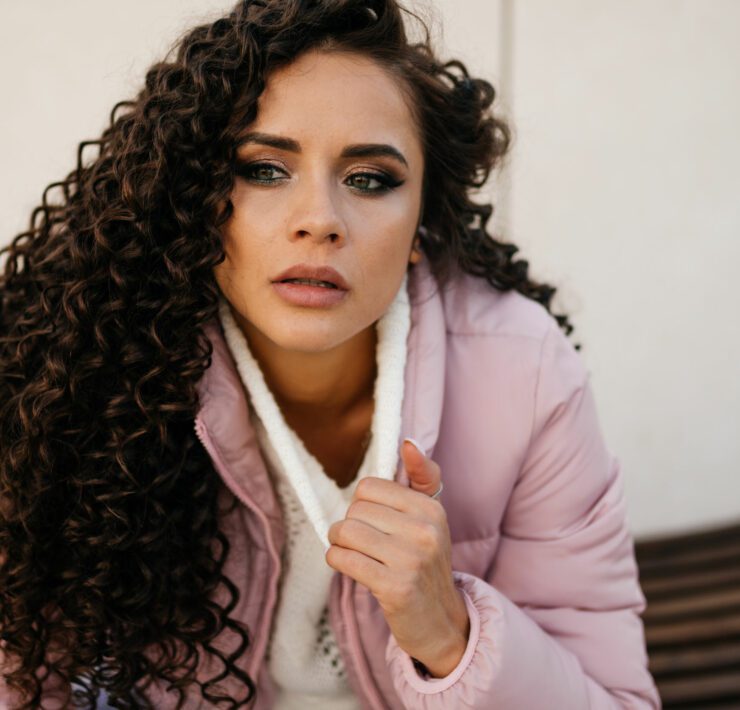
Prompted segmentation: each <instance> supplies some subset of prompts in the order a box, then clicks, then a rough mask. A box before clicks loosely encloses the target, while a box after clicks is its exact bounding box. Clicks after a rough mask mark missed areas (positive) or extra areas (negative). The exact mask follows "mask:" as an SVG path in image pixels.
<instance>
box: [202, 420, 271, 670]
mask: <svg viewBox="0 0 740 710" xmlns="http://www.w3.org/2000/svg"><path fill="white" fill-rule="evenodd" d="M195 435H196V436H197V437H198V439H199V441H200V442H201V444H203V446H204V448H205V449H206V451H208V453H209V454H210V456H211V458H212V459H213V461H214V463H215V464H216V466H217V468H218V469H219V471H220V473H221V478H222V480H223V481H224V483H226V485H227V486H228V487H229V490H230V491H231V492H232V493H233V494H234V495H235V496H236V497H237V498H238V499H239V500H240V501H241V502H242V503H243V504H244V505H245V506H246V507H247V508H249V510H251V511H252V512H253V513H254V514H255V515H256V516H257V519H258V520H259V521H260V524H261V525H262V527H263V529H264V532H265V540H266V542H267V550H268V552H269V554H270V556H271V558H272V562H273V574H272V576H271V578H270V580H269V583H268V592H267V600H266V608H265V613H264V614H263V615H262V625H261V626H260V628H259V632H258V634H257V636H256V638H259V639H260V646H259V647H256V648H255V650H254V657H253V659H252V663H251V665H250V668H249V671H248V672H249V675H250V677H251V678H252V680H253V681H254V683H255V684H256V683H257V678H258V675H259V668H260V666H261V665H262V661H263V657H264V655H265V651H266V649H267V643H268V641H269V628H270V624H271V623H272V618H273V615H274V611H275V604H276V603H277V586H278V580H279V578H280V556H279V555H278V553H277V550H276V548H275V541H274V540H273V538H272V534H271V532H270V525H269V523H268V521H267V517H266V516H265V514H264V513H263V512H262V510H261V509H260V508H259V506H257V505H255V503H254V501H253V500H251V498H248V497H247V496H246V495H244V492H243V491H242V490H241V489H240V487H239V486H237V485H236V484H235V483H234V481H233V479H232V477H231V475H230V474H229V470H228V468H227V467H226V465H225V464H224V462H223V461H222V459H221V457H220V455H219V454H218V452H217V451H216V449H215V447H214V446H213V443H212V441H211V438H210V436H209V434H208V430H207V429H206V427H205V424H204V423H203V422H202V421H201V420H200V419H199V418H198V417H196V418H195Z"/></svg>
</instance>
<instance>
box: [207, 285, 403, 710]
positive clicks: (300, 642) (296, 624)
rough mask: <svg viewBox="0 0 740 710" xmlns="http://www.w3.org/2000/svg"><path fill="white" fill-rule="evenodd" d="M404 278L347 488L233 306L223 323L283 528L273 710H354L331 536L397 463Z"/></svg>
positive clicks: (380, 348)
mask: <svg viewBox="0 0 740 710" xmlns="http://www.w3.org/2000/svg"><path fill="white" fill-rule="evenodd" d="M406 286H407V281H406V277H404V281H403V284H402V285H401V288H400V290H399V291H398V294H397V295H396V297H395V299H394V301H393V303H392V304H391V306H390V307H389V309H388V310H387V311H386V313H385V314H384V315H383V316H382V317H381V318H380V320H378V322H377V325H376V327H377V333H378V345H377V350H376V358H377V377H376V381H375V387H374V395H373V396H374V411H373V418H372V424H371V432H372V434H371V439H370V445H369V447H368V450H367V451H366V453H365V457H364V459H363V461H362V465H361V466H360V469H359V471H358V473H357V476H356V477H355V479H354V481H352V483H350V484H349V485H348V486H347V487H346V488H340V487H339V486H338V485H337V484H336V483H335V482H334V480H332V479H331V478H329V477H328V476H327V475H326V473H325V471H324V469H323V467H322V466H321V464H320V463H319V462H318V460H317V459H316V458H315V457H314V456H313V455H312V454H311V453H310V452H309V451H308V450H307V449H306V447H305V446H304V445H303V442H302V441H301V440H300V438H299V437H298V436H297V435H296V433H295V432H294V431H293V429H291V428H290V427H289V426H288V425H287V423H286V422H285V419H284V417H283V415H282V413H281V411H280V408H279V407H278V405H277V402H276V401H275V398H274V397H273V395H272V392H271V391H270V389H269V388H268V387H267V384H266V383H265V379H264V376H263V374H262V371H261V369H260V367H259V364H258V363H257V361H256V360H255V358H254V357H253V355H252V354H251V352H250V351H249V347H248V345H247V341H246V338H245V337H244V335H243V333H242V332H241V330H240V329H239V327H238V325H237V324H236V321H235V320H234V317H233V315H232V313H231V310H230V307H229V305H228V303H227V302H226V301H225V300H223V299H222V300H221V303H220V307H219V316H220V319H221V325H222V327H223V329H224V335H225V338H226V342H227V344H228V346H229V349H230V351H231V354H232V356H233V357H234V361H235V362H236V366H237V370H238V371H239V375H240V376H241V379H242V382H243V383H244V386H245V389H246V391H247V394H248V399H249V402H250V416H251V421H252V424H253V425H254V427H255V431H256V433H257V436H258V439H259V442H260V446H261V449H262V453H263V456H264V459H265V464H266V466H267V469H268V472H269V473H270V475H271V477H272V479H273V483H274V485H275V490H276V492H277V496H278V499H279V501H280V504H281V508H282V510H283V515H284V519H285V523H286V532H287V536H286V537H287V544H286V546H285V549H284V550H283V573H282V576H281V580H280V594H279V598H278V605H277V609H276V612H275V618H274V621H273V627H272V633H271V637H270V643H269V647H268V651H267V653H268V663H269V669H270V674H271V676H272V679H273V681H274V682H275V685H276V688H277V690H278V695H277V700H276V703H275V705H274V707H275V708H276V710H308V709H309V708H322V710H356V709H357V708H359V707H360V705H359V702H358V700H357V698H356V697H355V695H354V693H353V692H352V690H351V688H350V687H349V685H348V683H347V679H346V674H345V669H344V664H343V662H342V658H341V656H340V654H339V649H338V648H337V645H336V641H335V639H334V636H333V634H332V631H331V628H330V626H329V620H328V612H327V600H328V594H329V584H330V582H331V578H332V576H333V574H334V570H333V569H332V568H331V567H329V565H328V564H327V563H326V560H325V557H324V555H325V551H326V550H327V549H328V547H329V542H328V539H327V532H328V529H329V527H330V526H331V524H332V523H334V522H335V521H337V520H341V519H343V518H344V516H345V514H346V511H347V508H348V506H349V503H350V502H351V499H352V495H353V493H354V489H355V486H356V485H357V481H358V480H359V479H360V478H363V477H364V476H378V477H380V478H385V479H389V480H392V479H393V477H394V475H395V471H396V466H397V463H398V456H399V452H398V440H399V436H400V433H401V404H402V401H403V384H404V380H403V374H404V369H405V365H406V338H407V335H408V330H409V325H410V307H409V301H408V294H407V290H406Z"/></svg>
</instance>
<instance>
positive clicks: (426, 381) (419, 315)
mask: <svg viewBox="0 0 740 710" xmlns="http://www.w3.org/2000/svg"><path fill="white" fill-rule="evenodd" d="M408 291H409V300H410V304H411V323H410V328H409V334H408V356H407V360H406V368H405V371H404V398H403V406H402V413H401V433H400V436H399V441H398V446H399V447H400V445H401V443H402V441H403V439H404V437H407V436H408V437H412V438H413V439H415V440H416V441H417V442H418V443H419V444H420V445H421V446H422V448H423V449H424V450H425V451H426V453H427V455H431V453H432V452H433V449H434V446H435V444H436V442H437V438H438V435H439V424H440V419H441V415H442V401H443V395H444V372H445V347H446V342H445V341H446V338H445V319H444V311H443V305H442V299H441V297H440V294H439V291H438V286H437V283H436V280H435V279H434V277H433V275H432V274H431V272H430V270H429V267H428V263H427V261H426V259H425V258H422V260H421V261H419V262H418V263H417V264H416V265H414V266H413V267H412V268H411V270H410V271H409V281H408ZM205 332H206V335H207V336H208V338H209V340H210V341H211V343H212V345H213V354H212V357H211V364H210V366H209V367H208V368H207V369H206V371H205V373H204V375H203V377H202V378H201V380H200V381H199V383H198V394H199V398H200V404H199V409H198V412H197V415H196V419H195V427H196V431H198V432H199V436H200V437H201V439H202V440H203V439H204V438H205V439H206V440H207V441H208V443H209V444H210V446H207V448H208V449H209V453H210V454H211V455H212V456H213V455H214V453H215V455H216V458H217V460H216V461H215V464H216V469H217V470H218V471H219V473H220V474H221V476H222V477H223V478H224V480H225V482H226V483H227V485H229V487H230V488H231V489H232V491H233V492H234V493H235V494H236V495H237V497H239V498H240V499H242V500H243V501H245V502H247V503H248V504H250V506H253V507H256V508H258V509H260V510H262V512H263V513H264V514H265V515H266V516H267V517H268V518H271V519H272V520H273V522H276V521H277V520H279V519H280V512H279V507H278V503H277V500H276V497H275V494H274V491H273V488H272V484H271V481H270V479H269V476H268V474H267V470H266V467H265V464H264V460H263V459H262V456H261V453H260V450H259V443H258V440H257V435H256V432H255V431H254V428H253V427H252V424H251V422H250V418H249V405H248V402H247V396H246V393H245V390H244V386H243V384H242V381H241V378H240V377H239V373H238V371H237V368H236V365H235V363H234V360H233V358H232V356H231V353H230V351H229V348H228V346H227V344H226V341H225V338H224V334H223V331H222V329H221V325H220V323H219V322H218V319H214V320H213V321H211V322H210V323H208V324H207V325H206V327H205ZM204 443H206V442H204ZM396 480H397V481H398V482H399V483H402V484H404V485H407V484H408V477H407V476H406V473H405V471H404V470H403V466H402V463H401V460H400V457H399V459H398V462H397V467H396Z"/></svg>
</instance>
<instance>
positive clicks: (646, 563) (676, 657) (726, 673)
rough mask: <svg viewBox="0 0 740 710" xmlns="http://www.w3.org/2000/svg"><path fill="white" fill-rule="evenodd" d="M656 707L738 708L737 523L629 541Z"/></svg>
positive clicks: (739, 543)
mask: <svg viewBox="0 0 740 710" xmlns="http://www.w3.org/2000/svg"><path fill="white" fill-rule="evenodd" d="M635 555H636V557H637V564H638V567H639V569H640V583H641V585H642V589H643V592H644V593H645V597H646V598H647V609H646V610H645V613H644V614H643V621H644V623H645V636H646V640H647V650H648V656H649V659H650V671H651V672H652V674H653V677H654V678H655V682H656V684H657V686H658V690H659V692H660V697H661V698H662V700H663V707H664V708H667V709H669V708H681V710H719V709H720V708H721V709H722V710H730V708H732V709H733V710H739V709H740V524H739V525H733V526H730V527H723V528H716V529H713V530H704V531H701V532H693V533H688V534H682V535H674V536H666V537H659V538H651V539H637V540H636V541H635Z"/></svg>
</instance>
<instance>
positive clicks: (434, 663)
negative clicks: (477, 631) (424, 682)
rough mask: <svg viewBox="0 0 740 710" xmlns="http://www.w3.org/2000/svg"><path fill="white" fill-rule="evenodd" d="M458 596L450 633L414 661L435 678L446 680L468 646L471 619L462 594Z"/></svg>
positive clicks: (440, 638) (415, 657)
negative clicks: (457, 604)
mask: <svg viewBox="0 0 740 710" xmlns="http://www.w3.org/2000/svg"><path fill="white" fill-rule="evenodd" d="M457 596H458V600H459V602H460V605H459V606H458V607H457V608H456V612H455V618H454V619H453V620H452V621H451V623H450V627H449V630H448V632H447V633H446V634H444V635H443V636H442V637H438V642H437V644H435V648H433V649H429V651H428V652H426V653H423V654H421V655H416V656H414V660H416V661H418V662H419V663H421V664H422V665H423V666H424V667H425V668H426V670H427V671H428V672H429V674H430V675H431V676H432V677H433V678H444V677H445V676H447V675H449V674H450V673H452V671H453V670H455V668H456V667H457V666H458V664H459V663H460V661H461V660H462V657H463V655H465V649H466V648H467V646H468V639H469V637H470V619H469V618H468V610H467V608H466V606H465V601H464V600H463V598H462V595H461V593H460V592H458V595H457Z"/></svg>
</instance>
